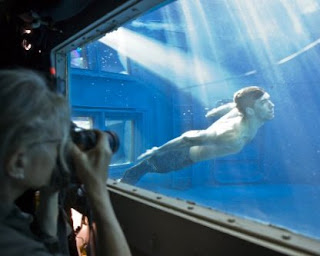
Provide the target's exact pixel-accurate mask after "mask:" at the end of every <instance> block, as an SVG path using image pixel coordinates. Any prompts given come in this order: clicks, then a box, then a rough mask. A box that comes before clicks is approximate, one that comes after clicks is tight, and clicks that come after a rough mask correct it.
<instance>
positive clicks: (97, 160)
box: [71, 131, 131, 256]
mask: <svg viewBox="0 0 320 256" xmlns="http://www.w3.org/2000/svg"><path fill="white" fill-rule="evenodd" d="M96 133H97V145H96V146H95V147H94V148H93V149H90V150H88V151H85V152H84V151H81V150H80V149H79V148H78V147H77V146H76V145H73V147H72V149H71V154H72V157H73V160H74V166H75V169H76V173H77V176H78V178H79V179H80V181H81V182H82V183H83V185H84V187H85V190H86V193H87V196H88V199H89V201H90V205H91V210H92V212H93V219H94V221H95V223H96V228H97V247H98V248H96V249H97V250H96V251H97V255H101V256H102V255H114V256H129V255H131V253H130V250H129V247H128V244H127V242H126V239H125V236H124V234H123V232H122V230H121V227H120V225H119V223H118V221H117V219H116V216H115V213H114V211H113V208H112V204H111V201H110V197H109V193H108V190H107V188H106V180H107V173H108V166H109V164H110V160H111V156H112V152H111V149H110V146H109V142H108V139H107V136H106V135H105V134H103V133H102V132H100V131H96Z"/></svg>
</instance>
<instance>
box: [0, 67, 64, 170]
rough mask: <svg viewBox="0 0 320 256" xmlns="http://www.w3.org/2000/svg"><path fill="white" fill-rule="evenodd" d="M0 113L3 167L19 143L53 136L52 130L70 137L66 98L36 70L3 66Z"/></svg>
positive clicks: (0, 157)
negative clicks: (56, 91) (51, 89)
mask: <svg viewBox="0 0 320 256" xmlns="http://www.w3.org/2000/svg"><path fill="white" fill-rule="evenodd" d="M0 113H1V117H0V143H1V144H0V161H1V162H0V170H3V168H4V163H5V159H6V157H8V156H9V155H10V154H12V153H13V152H14V151H15V150H16V148H17V147H18V146H19V145H28V143H34V142H38V141H41V140H45V139H52V134H58V136H60V137H61V138H65V139H66V137H67V136H68V134H69V124H70V111H69V106H68V103H67V101H66V99H65V98H64V97H63V96H62V95H58V94H56V93H54V92H52V91H50V90H49V89H48V87H47V81H46V79H45V78H44V77H42V76H41V75H40V74H38V73H37V72H35V71H31V70H28V69H13V70H9V69H7V70H0ZM0 175H2V173H1V174H0Z"/></svg>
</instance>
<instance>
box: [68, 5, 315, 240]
mask: <svg viewBox="0 0 320 256" xmlns="http://www.w3.org/2000/svg"><path fill="white" fill-rule="evenodd" d="M253 3H255V4H253ZM319 22H320V2H319V1H318V0H306V1H302V0H292V1H288V0H260V1H259V4H256V1H248V0H237V1H227V0H226V1H223V0H216V1H215V0H199V1H193V0H177V1H173V2H171V3H169V4H167V5H165V6H161V7H160V8H159V9H157V10H155V11H153V12H150V13H147V14H145V15H143V16H141V17H139V18H137V19H136V20H133V21H131V22H130V23H128V24H126V25H124V26H122V27H120V28H119V29H117V30H116V31H113V32H111V33H108V34H107V35H106V36H104V37H102V38H100V39H99V40H97V41H96V42H94V43H92V45H96V46H99V47H98V48H97V49H100V50H102V52H99V51H100V50H99V51H98V52H96V53H94V52H92V53H91V55H90V54H89V55H88V61H93V60H99V61H100V62H101V63H99V65H97V67H98V66H99V67H100V68H99V70H98V69H97V71H96V72H95V73H92V74H91V75H90V76H87V75H85V74H83V75H82V76H81V75H79V73H78V74H77V75H72V71H71V83H72V90H71V94H72V95H71V100H72V102H73V104H74V106H81V107H84V108H91V107H95V108H97V109H98V108H99V109H102V110H103V109H104V108H106V109H112V111H114V112H115V113H117V111H119V112H121V111H133V112H135V111H136V112H139V113H141V120H142V121H141V123H139V125H137V123H136V124H135V126H134V127H135V129H136V130H134V131H135V134H133V129H132V128H129V127H132V126H133V124H132V123H131V124H130V121H129V120H128V121H125V120H122V121H121V120H120V119H117V120H114V123H112V122H111V123H108V122H107V127H108V128H109V127H110V129H112V130H115V131H116V132H117V133H119V134H122V135H121V136H122V137H123V139H122V140H121V144H122V146H123V147H124V148H123V149H122V152H123V153H121V154H122V156H121V157H120V158H119V159H121V160H115V161H118V162H117V163H118V164H117V166H116V167H113V168H111V170H110V177H111V178H121V177H126V176H127V174H129V172H130V170H132V169H133V170H135V172H136V173H137V174H138V175H137V177H138V179H136V180H135V181H132V182H131V181H130V183H135V185H136V186H139V187H143V188H146V189H149V190H152V191H155V192H158V193H163V194H166V195H168V196H172V197H179V198H182V199H186V200H192V201H195V202H197V204H199V205H204V206H207V207H211V208H215V209H219V210H222V211H225V212H229V213H231V214H235V215H238V216H244V217H246V218H250V219H255V220H257V221H261V222H265V223H271V224H272V225H275V226H279V227H282V228H285V229H289V230H291V231H294V232H298V233H302V234H304V235H307V236H312V237H316V238H317V239H319V238H320V222H318V221H316V220H317V219H318V218H317V217H318V216H317V215H318V214H317V213H318V212H319V210H320V208H319V207H320V206H319V205H320V204H319V199H320V186H319V185H320V171H319V166H320V147H319V145H320V136H319V130H320V119H319V118H317V117H318V116H319V115H320V108H319V100H318V99H319V95H320V86H319V82H320V71H319V56H320V30H319V29H318V24H319ZM90 45H91V44H90ZM88 46H89V45H88ZM111 53H112V55H111ZM102 55H103V56H107V57H103V58H102V57H101V56H102ZM108 56H109V57H108ZM101 71H103V72H101ZM101 73H103V75H102V74H101ZM111 73H112V74H111ZM115 73H117V74H116V75H115ZM123 74H126V75H123ZM253 85H254V86H258V87H260V88H262V89H263V90H264V91H265V92H267V93H268V94H270V100H272V102H274V105H275V106H276V107H275V115H274V116H275V117H274V119H273V120H272V121H270V122H266V123H265V124H264V125H262V126H260V128H259V129H253V130H251V129H248V130H245V131H251V132H252V133H250V132H248V134H246V133H245V132H244V136H240V137H241V139H240V140H238V142H239V143H238V144H237V143H235V141H234V140H232V138H233V137H232V134H233V133H232V131H234V130H235V129H234V128H235V126H233V125H234V124H235V123H236V122H230V123H229V121H230V119H231V117H230V114H228V113H227V112H228V111H227V110H228V108H225V106H226V104H227V106H232V97H233V94H234V93H235V92H237V91H238V90H240V89H241V88H245V87H248V86H253ZM260 99H262V98H260ZM270 100H269V99H268V98H267V99H266V101H265V102H264V103H266V104H267V106H266V107H265V108H264V107H262V106H261V109H260V110H261V111H262V110H263V109H265V110H266V113H265V114H269V115H272V116H273V110H272V109H273V103H271V102H270ZM230 102H231V103H230ZM264 103H262V104H264ZM229 104H230V105H229ZM219 107H221V108H220V110H221V111H222V109H223V108H225V112H223V111H222V112H220V114H219V115H224V114H226V115H227V116H224V117H222V118H223V119H220V120H217V119H218V118H219V117H220V116H219V115H218V116H215V115H214V114H212V113H214V111H217V109H219ZM214 109H215V110H214ZM246 111H248V114H252V115H254V117H255V118H261V115H260V114H261V112H259V111H251V110H250V108H249V109H246ZM210 113H211V114H212V115H210ZM238 114H239V113H238ZM246 115H247V114H246ZM232 118H235V119H237V118H238V119H240V120H242V118H244V119H247V117H245V115H242V116H241V115H240V116H235V117H232ZM235 119H232V120H235ZM223 120H224V121H223ZM223 122H225V123H224V124H226V125H223V126H220V124H221V123H223ZM239 122H240V123H238V124H240V125H239V127H238V129H240V130H241V127H242V124H241V121H239ZM218 124H219V125H218ZM227 124H228V125H229V126H228V125H227ZM103 125H104V124H103ZM103 125H101V127H102V128H103ZM227 126H228V128H229V129H228V128H227ZM221 127H222V128H221ZM117 129H118V130H117ZM211 129H212V130H214V131H215V132H214V133H215V134H221V133H224V132H226V131H229V132H230V142H233V143H230V144H228V143H225V142H226V140H224V141H223V143H222V142H221V143H220V144H219V143H218V142H216V143H217V144H219V147H217V148H220V149H221V146H222V145H223V147H225V151H224V152H222V151H219V152H218V153H216V154H215V153H214V150H217V149H216V148H215V147H213V148H210V149H211V150H209V151H203V154H204V157H199V158H198V159H197V158H196V156H192V157H190V155H189V157H190V158H189V160H188V161H187V164H185V163H184V161H182V162H183V163H182V164H181V165H180V164H179V163H178V160H181V159H184V158H181V157H180V155H179V156H178V157H177V156H176V155H175V154H170V153H168V154H166V152H171V151H163V152H165V153H163V152H162V153H161V152H160V150H161V148H162V149H164V148H165V147H167V146H168V144H166V143H168V142H170V143H171V142H173V141H175V142H177V143H176V144H175V143H173V144H170V143H169V146H170V145H174V146H177V147H178V148H179V150H180V149H182V148H187V153H188V152H190V149H191V148H197V147H198V148H197V149H200V148H199V145H194V144H192V143H194V141H197V140H198V136H200V135H202V134H205V135H207V134H208V133H207V132H208V131H211ZM125 131H127V132H125ZM130 131H131V132H130ZM190 131H199V132H190ZM255 132H256V134H255ZM182 134H184V135H183V136H181V135H182ZM209 134H210V133H209ZM134 136H137V137H136V138H139V139H136V140H135V141H133V138H134ZM177 138H178V139H177ZM194 138H196V139H195V140H194V141H193V139H194ZM235 138H239V136H235ZM181 141H182V142H181ZM209 142H210V139H208V140H207V139H203V140H202V141H201V143H204V145H205V143H208V145H206V147H207V148H209V147H210V143H209ZM179 143H180V144H179ZM188 143H190V145H189V146H187V147H185V145H186V144H188ZM197 143H198V142H197ZM227 144H228V145H227ZM128 145H135V150H133V148H130V150H129V149H126V147H129V146H128ZM162 145H167V146H162ZM211 146H212V145H211ZM130 147H131V146H130ZM174 148H175V147H174ZM150 149H151V150H150ZM235 149H242V150H235ZM148 150H149V151H148ZM179 150H178V151H179ZM188 150H189V151H188ZM193 150H195V149H193ZM233 150H234V152H231V151H233ZM130 152H132V153H130ZM145 152H146V153H147V154H146V155H142V157H141V158H138V157H139V155H141V154H144V153H145ZM195 152H197V151H196V150H195ZM204 152H206V153H204ZM207 152H209V153H207ZM221 152H222V153H221ZM149 153H150V154H149ZM153 153H154V154H156V155H157V156H159V158H157V161H160V162H161V161H162V162H161V165H162V164H166V165H169V166H167V167H163V168H162V170H161V173H159V172H153V171H154V167H155V165H157V163H155V162H153V163H152V164H151V166H150V165H149V166H146V169H142V168H140V167H137V166H139V164H142V163H144V161H145V160H147V159H149V158H150V157H151V156H152V155H153ZM160 153H161V154H160ZM171 153H172V152H171ZM180 153H181V152H180V151H179V154H180ZM230 153H232V154H230ZM148 154H149V155H148ZM197 154H198V153H196V154H195V155H197ZM199 155H200V153H199ZM143 156H144V158H143ZM187 156H188V154H187ZM163 159H165V160H163ZM167 159H169V160H167ZM191 160H192V163H190V161H191ZM194 160H195V161H194ZM163 162H164V163H163ZM121 163H127V164H126V165H122V164H121ZM171 163H172V165H175V164H176V166H174V167H172V168H171V167H170V165H171ZM159 165H160V163H159ZM172 170H175V171H174V172H173V171H172ZM139 172H141V173H142V174H141V175H140V173H139ZM139 175H140V176H139Z"/></svg>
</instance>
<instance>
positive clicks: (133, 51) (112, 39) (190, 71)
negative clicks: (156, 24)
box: [99, 28, 219, 88]
mask: <svg viewBox="0 0 320 256" xmlns="http://www.w3.org/2000/svg"><path fill="white" fill-rule="evenodd" d="M99 41H100V42H102V43H104V44H105V45H107V46H109V47H111V48H113V49H114V50H116V51H117V52H119V53H120V54H122V55H124V56H126V57H129V58H131V59H133V60H134V61H136V62H137V63H139V64H140V65H141V66H143V67H145V68H147V69H149V70H151V71H152V72H154V73H156V74H157V75H159V76H160V77H162V78H165V79H168V80H169V81H171V82H173V83H175V84H176V85H177V86H178V87H182V88H183V87H184V86H185V85H188V84H190V83H191V84H197V83H199V80H198V78H197V77H196V76H195V75H194V66H193V64H194V63H197V66H198V69H201V72H202V73H203V75H202V79H203V80H205V81H211V80H213V79H214V78H217V76H219V74H218V73H217V72H213V71H214V70H215V63H212V62H209V61H206V60H202V59H201V58H199V57H197V56H192V55H191V54H188V53H185V52H184V51H182V50H179V49H177V48H174V47H172V46H166V45H165V44H162V43H161V42H159V41H156V40H154V39H151V38H148V37H145V36H143V35H141V34H138V33H135V32H133V31H131V30H129V29H126V28H119V29H118V30H116V31H114V32H111V33H109V34H107V35H106V36H104V37H103V38H101V39H99ZM201 82H203V81H201Z"/></svg>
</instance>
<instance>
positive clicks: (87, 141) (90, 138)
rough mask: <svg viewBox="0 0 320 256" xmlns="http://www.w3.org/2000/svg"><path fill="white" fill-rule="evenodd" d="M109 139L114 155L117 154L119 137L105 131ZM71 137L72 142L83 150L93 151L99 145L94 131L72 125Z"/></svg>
mask: <svg viewBox="0 0 320 256" xmlns="http://www.w3.org/2000/svg"><path fill="white" fill-rule="evenodd" d="M103 132H104V133H105V134H106V135H107V138H108V141H109V145H110V148H111V151H112V153H113V154H114V153H116V152H117V151H118V149H119V146H120V141H119V137H118V135H117V134H116V133H115V132H113V131H103ZM70 136H71V139H72V141H73V142H74V143H75V144H76V145H77V146H78V147H79V148H80V149H82V150H84V151H86V150H89V149H92V148H94V147H95V145H96V144H97V134H96V133H95V132H94V131H93V130H85V129H82V128H80V127H78V126H76V125H75V124H74V123H73V122H72V123H71V131H70Z"/></svg>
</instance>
